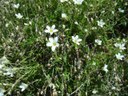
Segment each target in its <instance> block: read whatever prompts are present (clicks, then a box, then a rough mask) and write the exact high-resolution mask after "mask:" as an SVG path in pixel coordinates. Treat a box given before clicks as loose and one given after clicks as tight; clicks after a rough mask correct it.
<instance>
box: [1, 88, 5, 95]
mask: <svg viewBox="0 0 128 96" xmlns="http://www.w3.org/2000/svg"><path fill="white" fill-rule="evenodd" d="M4 92H5V90H4V89H2V88H0V96H4Z"/></svg>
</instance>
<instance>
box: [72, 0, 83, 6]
mask: <svg viewBox="0 0 128 96" xmlns="http://www.w3.org/2000/svg"><path fill="white" fill-rule="evenodd" d="M83 1H84V0H73V2H74V4H77V5H81V4H82V3H83Z"/></svg>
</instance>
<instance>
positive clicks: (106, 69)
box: [103, 64, 108, 73]
mask: <svg viewBox="0 0 128 96" xmlns="http://www.w3.org/2000/svg"><path fill="white" fill-rule="evenodd" d="M103 70H104V71H105V72H106V73H107V72H108V65H106V64H105V65H104V67H103Z"/></svg>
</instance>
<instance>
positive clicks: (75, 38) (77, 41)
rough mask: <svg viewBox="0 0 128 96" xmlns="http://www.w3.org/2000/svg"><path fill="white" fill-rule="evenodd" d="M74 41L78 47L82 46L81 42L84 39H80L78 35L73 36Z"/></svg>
mask: <svg viewBox="0 0 128 96" xmlns="http://www.w3.org/2000/svg"><path fill="white" fill-rule="evenodd" d="M72 41H73V42H74V43H75V44H77V45H80V42H81V41H82V39H80V38H79V36H78V35H76V36H72Z"/></svg>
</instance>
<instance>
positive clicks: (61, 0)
mask: <svg viewBox="0 0 128 96" xmlns="http://www.w3.org/2000/svg"><path fill="white" fill-rule="evenodd" d="M65 1H68V0H60V2H62V3H63V2H65Z"/></svg>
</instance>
